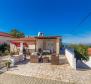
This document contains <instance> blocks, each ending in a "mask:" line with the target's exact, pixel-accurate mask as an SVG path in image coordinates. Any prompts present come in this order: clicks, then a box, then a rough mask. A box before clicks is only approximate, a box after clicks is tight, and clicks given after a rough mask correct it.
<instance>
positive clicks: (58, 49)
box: [56, 38, 60, 54]
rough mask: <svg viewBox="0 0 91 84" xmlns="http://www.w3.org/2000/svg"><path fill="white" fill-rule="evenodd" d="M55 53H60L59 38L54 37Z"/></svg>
mask: <svg viewBox="0 0 91 84" xmlns="http://www.w3.org/2000/svg"><path fill="white" fill-rule="evenodd" d="M56 54H60V38H57V39H56Z"/></svg>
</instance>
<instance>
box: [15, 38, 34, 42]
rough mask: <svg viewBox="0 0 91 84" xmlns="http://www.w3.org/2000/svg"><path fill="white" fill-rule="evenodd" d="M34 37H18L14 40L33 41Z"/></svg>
mask: <svg viewBox="0 0 91 84" xmlns="http://www.w3.org/2000/svg"><path fill="white" fill-rule="evenodd" d="M35 40H36V39H35V38H34V37H25V38H18V39H16V41H35Z"/></svg>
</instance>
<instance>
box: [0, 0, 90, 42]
mask: <svg viewBox="0 0 91 84" xmlns="http://www.w3.org/2000/svg"><path fill="white" fill-rule="evenodd" d="M90 12H91V0H0V31H3V32H9V31H10V30H11V29H12V28H17V29H18V30H20V31H22V32H24V33H25V34H26V35H36V34H37V32H39V31H40V32H44V33H45V35H60V36H62V37H63V42H66V43H91V40H90V39H91V16H89V17H88V18H87V19H86V20H85V21H84V22H83V23H82V24H80V25H79V23H80V22H81V21H82V20H83V19H84V18H85V17H86V16H87V15H88V14H89V13H90Z"/></svg>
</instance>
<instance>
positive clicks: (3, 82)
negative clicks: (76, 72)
mask: <svg viewBox="0 0 91 84" xmlns="http://www.w3.org/2000/svg"><path fill="white" fill-rule="evenodd" d="M0 84H75V83H70V82H69V83H67V82H62V81H57V80H49V79H42V78H35V77H28V76H22V75H14V74H7V73H2V74H0Z"/></svg>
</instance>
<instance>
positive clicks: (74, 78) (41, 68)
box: [6, 62, 91, 84]
mask: <svg viewBox="0 0 91 84" xmlns="http://www.w3.org/2000/svg"><path fill="white" fill-rule="evenodd" d="M6 73H8V74H16V75H21V76H26V77H27V76H28V77H33V78H39V79H41V78H42V79H43V80H44V79H46V80H55V81H60V82H61V81H63V82H66V83H73V84H74V83H75V84H90V83H91V70H86V69H85V70H82V69H79V70H72V69H71V68H70V66H69V65H68V64H63V65H51V64H50V63H29V62H28V63H25V64H19V65H17V66H16V67H14V68H11V69H10V71H8V72H6ZM42 84H43V83H42ZM44 84H48V83H44ZM50 84H51V83H50ZM54 84H56V83H54ZM63 84H65V83H63Z"/></svg>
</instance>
